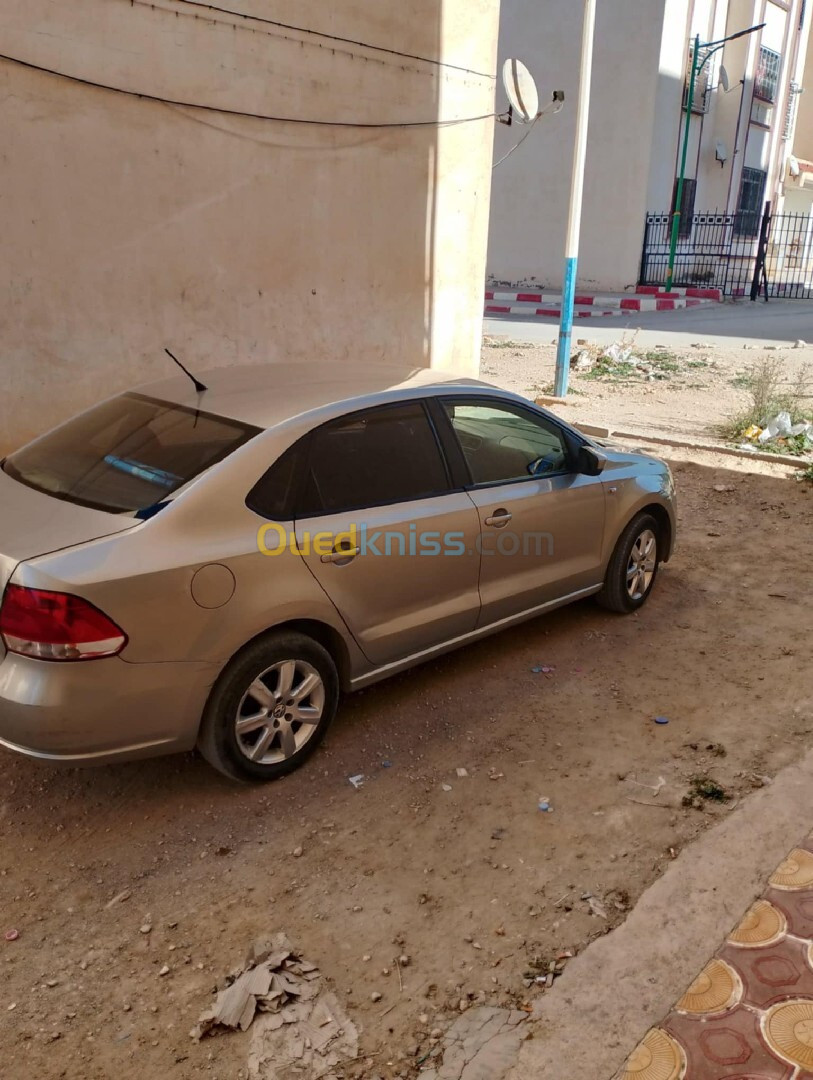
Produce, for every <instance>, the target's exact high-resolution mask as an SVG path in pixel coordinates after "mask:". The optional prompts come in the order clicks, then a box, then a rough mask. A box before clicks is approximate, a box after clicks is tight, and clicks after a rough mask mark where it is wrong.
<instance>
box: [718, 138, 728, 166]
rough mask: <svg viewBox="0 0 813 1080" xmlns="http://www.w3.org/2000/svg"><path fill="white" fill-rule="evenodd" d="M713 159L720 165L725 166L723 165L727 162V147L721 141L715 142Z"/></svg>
mask: <svg viewBox="0 0 813 1080" xmlns="http://www.w3.org/2000/svg"><path fill="white" fill-rule="evenodd" d="M715 157H716V158H717V160H718V161H719V162H720V164H721V165H725V163H726V162H727V161H728V147H727V146H726V144H725V143H724V142H723V140H722V139H718V140H717V145H716V147H715Z"/></svg>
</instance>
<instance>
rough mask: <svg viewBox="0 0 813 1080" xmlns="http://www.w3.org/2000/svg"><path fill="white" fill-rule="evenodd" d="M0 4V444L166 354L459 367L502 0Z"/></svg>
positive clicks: (484, 210) (466, 356)
mask: <svg viewBox="0 0 813 1080" xmlns="http://www.w3.org/2000/svg"><path fill="white" fill-rule="evenodd" d="M224 6H225V7H231V8H239V10H241V11H244V12H248V11H252V12H255V13H256V12H259V11H261V12H262V15H263V17H264V18H266V19H273V18H277V19H279V20H281V21H283V22H288V23H291V22H295V23H296V24H297V25H298V26H300V27H303V28H305V29H313V30H316V29H318V30H320V31H323V32H327V33H330V34H334V35H339V36H342V37H345V38H352V39H355V40H357V41H363V42H365V43H367V44H368V45H370V46H380V47H381V49H389V50H398V51H400V52H403V53H411V54H415V55H417V56H420V57H423V58H428V59H429V60H437V59H440V60H442V61H443V62H444V63H445V64H446V65H450V64H454V65H459V66H460V67H463V68H467V69H471V70H470V71H461V70H456V69H454V68H452V67H449V66H445V67H444V66H438V65H437V64H435V63H430V62H427V61H426V60H415V59H407V58H404V57H400V56H394V55H391V54H390V53H389V52H385V51H381V50H380V49H376V48H372V47H362V46H358V45H352V44H347V43H341V42H335V41H330V40H328V39H326V38H324V37H317V36H314V35H312V34H309V33H304V32H297V31H291V30H284V29H281V28H279V27H275V26H271V25H268V24H267V23H262V22H258V21H246V20H244V19H241V18H239V17H237V16H229V15H226V14H218V13H214V12H211V11H209V10H205V9H204V8H201V7H200V6H197V7H196V5H195V4H193V3H191V2H190V0H150V2H149V3H148V2H145V0H71V2H70V4H64V5H63V4H59V5H57V4H54V3H51V2H50V0H4V3H3V5H2V11H0V31H2V38H3V48H2V51H3V52H4V53H7V54H10V55H12V56H15V57H19V58H22V59H25V60H28V61H31V62H32V63H34V64H37V65H41V66H46V67H52V68H56V69H59V70H61V71H63V72H68V73H71V74H75V75H78V76H82V77H84V78H87V79H91V80H95V81H98V82H101V83H108V84H112V85H114V86H119V87H126V88H130V89H134V90H139V91H144V92H148V93H151V94H155V95H158V96H161V97H166V98H172V99H176V100H182V101H193V102H201V103H208V104H212V105H215V106H220V107H224V108H231V109H236V110H242V111H249V112H259V113H263V114H272V115H275V116H283V117H300V118H311V119H313V118H319V119H332V120H348V121H359V122H367V123H382V122H384V123H393V122H400V123H403V122H415V121H429V122H430V124H429V125H428V126H426V127H421V128H410V129H386V130H372V129H367V130H364V129H361V128H352V127H349V128H338V127H336V128H328V127H319V126H306V125H300V124H293V123H278V122H273V121H267V120H257V119H248V118H243V117H235V116H228V115H226V114H224V113H220V112H202V111H199V110H195V109H188V108H182V107H178V106H173V105H166V104H160V103H155V102H151V101H146V100H143V99H139V98H134V97H126V96H122V95H118V94H115V93H112V92H110V91H109V90H104V89H94V88H91V87H88V86H84V85H79V84H77V83H72V82H69V81H66V80H65V79H62V78H59V77H56V76H54V75H48V74H43V73H40V72H36V71H32V70H29V69H26V68H23V67H20V66H18V65H15V64H11V63H8V62H5V61H0V97H2V100H3V129H2V140H0V170H1V173H0V225H1V226H2V228H1V229H0V236H2V244H3V258H2V260H1V261H0V295H2V297H3V302H2V307H0V343H1V344H2V360H0V364H1V365H2V373H3V394H2V395H0V446H3V445H5V446H8V445H10V444H14V443H18V442H20V441H22V440H23V439H24V438H26V437H28V436H30V435H32V434H34V433H35V432H37V431H39V430H41V429H43V428H45V427H47V426H49V425H51V424H52V423H54V422H56V421H58V420H60V419H61V418H63V417H64V416H65V415H67V414H69V413H71V412H73V411H75V410H76V409H78V408H80V407H84V406H85V405H87V404H88V403H90V402H92V401H94V400H96V399H97V398H98V397H100V396H102V395H104V394H107V393H110V392H114V391H117V390H118V389H120V388H124V387H127V386H129V385H131V384H133V383H136V382H138V381H141V380H144V379H147V378H153V377H155V376H158V375H160V374H164V373H166V371H167V364H168V361H167V359H166V357H164V355H163V347H164V346H165V345H168V346H169V347H170V348H172V349H173V350H174V351H176V352H177V353H178V354H180V355H181V356H182V358H183V359H184V360H185V361H186V362H187V364H188V366H190V367H191V368H192V369H193V370H194V369H197V370H202V369H204V368H206V367H212V366H220V365H224V364H232V363H236V362H254V361H262V362H268V361H274V360H275V359H277V358H284V359H291V358H293V359H297V358H299V357H302V358H312V357H313V356H315V355H318V356H331V357H334V358H335V360H336V363H338V364H340V363H342V362H343V361H344V360H345V358H350V357H352V358H353V359H354V360H359V359H362V360H366V361H369V362H370V363H376V362H378V361H383V360H387V361H390V360H397V361H408V362H414V363H415V364H416V365H420V364H424V363H428V362H430V361H431V362H432V363H434V364H438V365H446V366H458V367H462V368H468V369H469V370H476V367H477V355H478V337H479V333H480V327H481V313H482V281H483V275H484V263H485V242H486V231H487V215H488V199H489V185H490V171H491V170H490V166H491V143H492V126H493V122H492V121H490V120H485V121H479V122H476V123H468V124H461V125H459V126H453V127H445V128H438V127H437V126H433V124H432V123H431V122H432V121H435V120H437V119H438V118H441V119H443V120H449V119H458V118H462V117H473V116H479V115H481V114H487V113H490V112H492V110H493V100H494V80H493V72H494V64H495V54H496V35H497V8H498V0H415V2H414V3H412V4H411V5H408V6H405V5H403V4H399V3H395V2H392V0H378V2H377V3H375V4H372V3H369V2H362V0H338V2H336V3H334V4H331V5H324V4H322V3H317V0H300V2H299V3H298V4H296V5H295V8H296V11H295V13H294V12H293V10H292V7H291V5H290V4H286V3H283V0H271V2H266V3H263V4H258V3H256V2H254V3H252V2H251V0H231V3H229V4H224Z"/></svg>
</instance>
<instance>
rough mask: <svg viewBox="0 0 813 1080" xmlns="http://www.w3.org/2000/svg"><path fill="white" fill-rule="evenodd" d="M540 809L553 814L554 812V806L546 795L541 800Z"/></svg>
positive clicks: (544, 812)
mask: <svg viewBox="0 0 813 1080" xmlns="http://www.w3.org/2000/svg"><path fill="white" fill-rule="evenodd" d="M539 809H540V810H541V811H542V813H543V814H552V813H553V807H552V806H551V804H550V802H549V800H548V799H547V798H546V797H545V796H544V795H543V796H542V798H541V799H540V800H539Z"/></svg>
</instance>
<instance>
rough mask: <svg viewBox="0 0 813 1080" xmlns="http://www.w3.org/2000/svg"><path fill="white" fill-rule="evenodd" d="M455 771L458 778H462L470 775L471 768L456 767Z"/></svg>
mask: <svg viewBox="0 0 813 1080" xmlns="http://www.w3.org/2000/svg"><path fill="white" fill-rule="evenodd" d="M455 772H456V773H457V775H458V778H459V779H460V780H462V779H463V777H464V776H468V775H469V770H468V769H455Z"/></svg>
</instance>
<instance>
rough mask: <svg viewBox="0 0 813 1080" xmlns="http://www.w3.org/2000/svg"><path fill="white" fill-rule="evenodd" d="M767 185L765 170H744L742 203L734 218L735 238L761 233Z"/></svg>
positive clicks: (741, 190) (740, 202) (741, 193)
mask: <svg viewBox="0 0 813 1080" xmlns="http://www.w3.org/2000/svg"><path fill="white" fill-rule="evenodd" d="M767 183H768V174H767V173H766V172H765V170H764V169H749V168H745V169H743V170H742V184H741V185H740V201H739V205H738V206H737V213H736V215H735V217H734V235H735V236H746V237H750V236H756V235H757V234H758V233H759V222H760V218H761V216H762V205H763V202H764V201H765V187H766V185H767Z"/></svg>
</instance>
